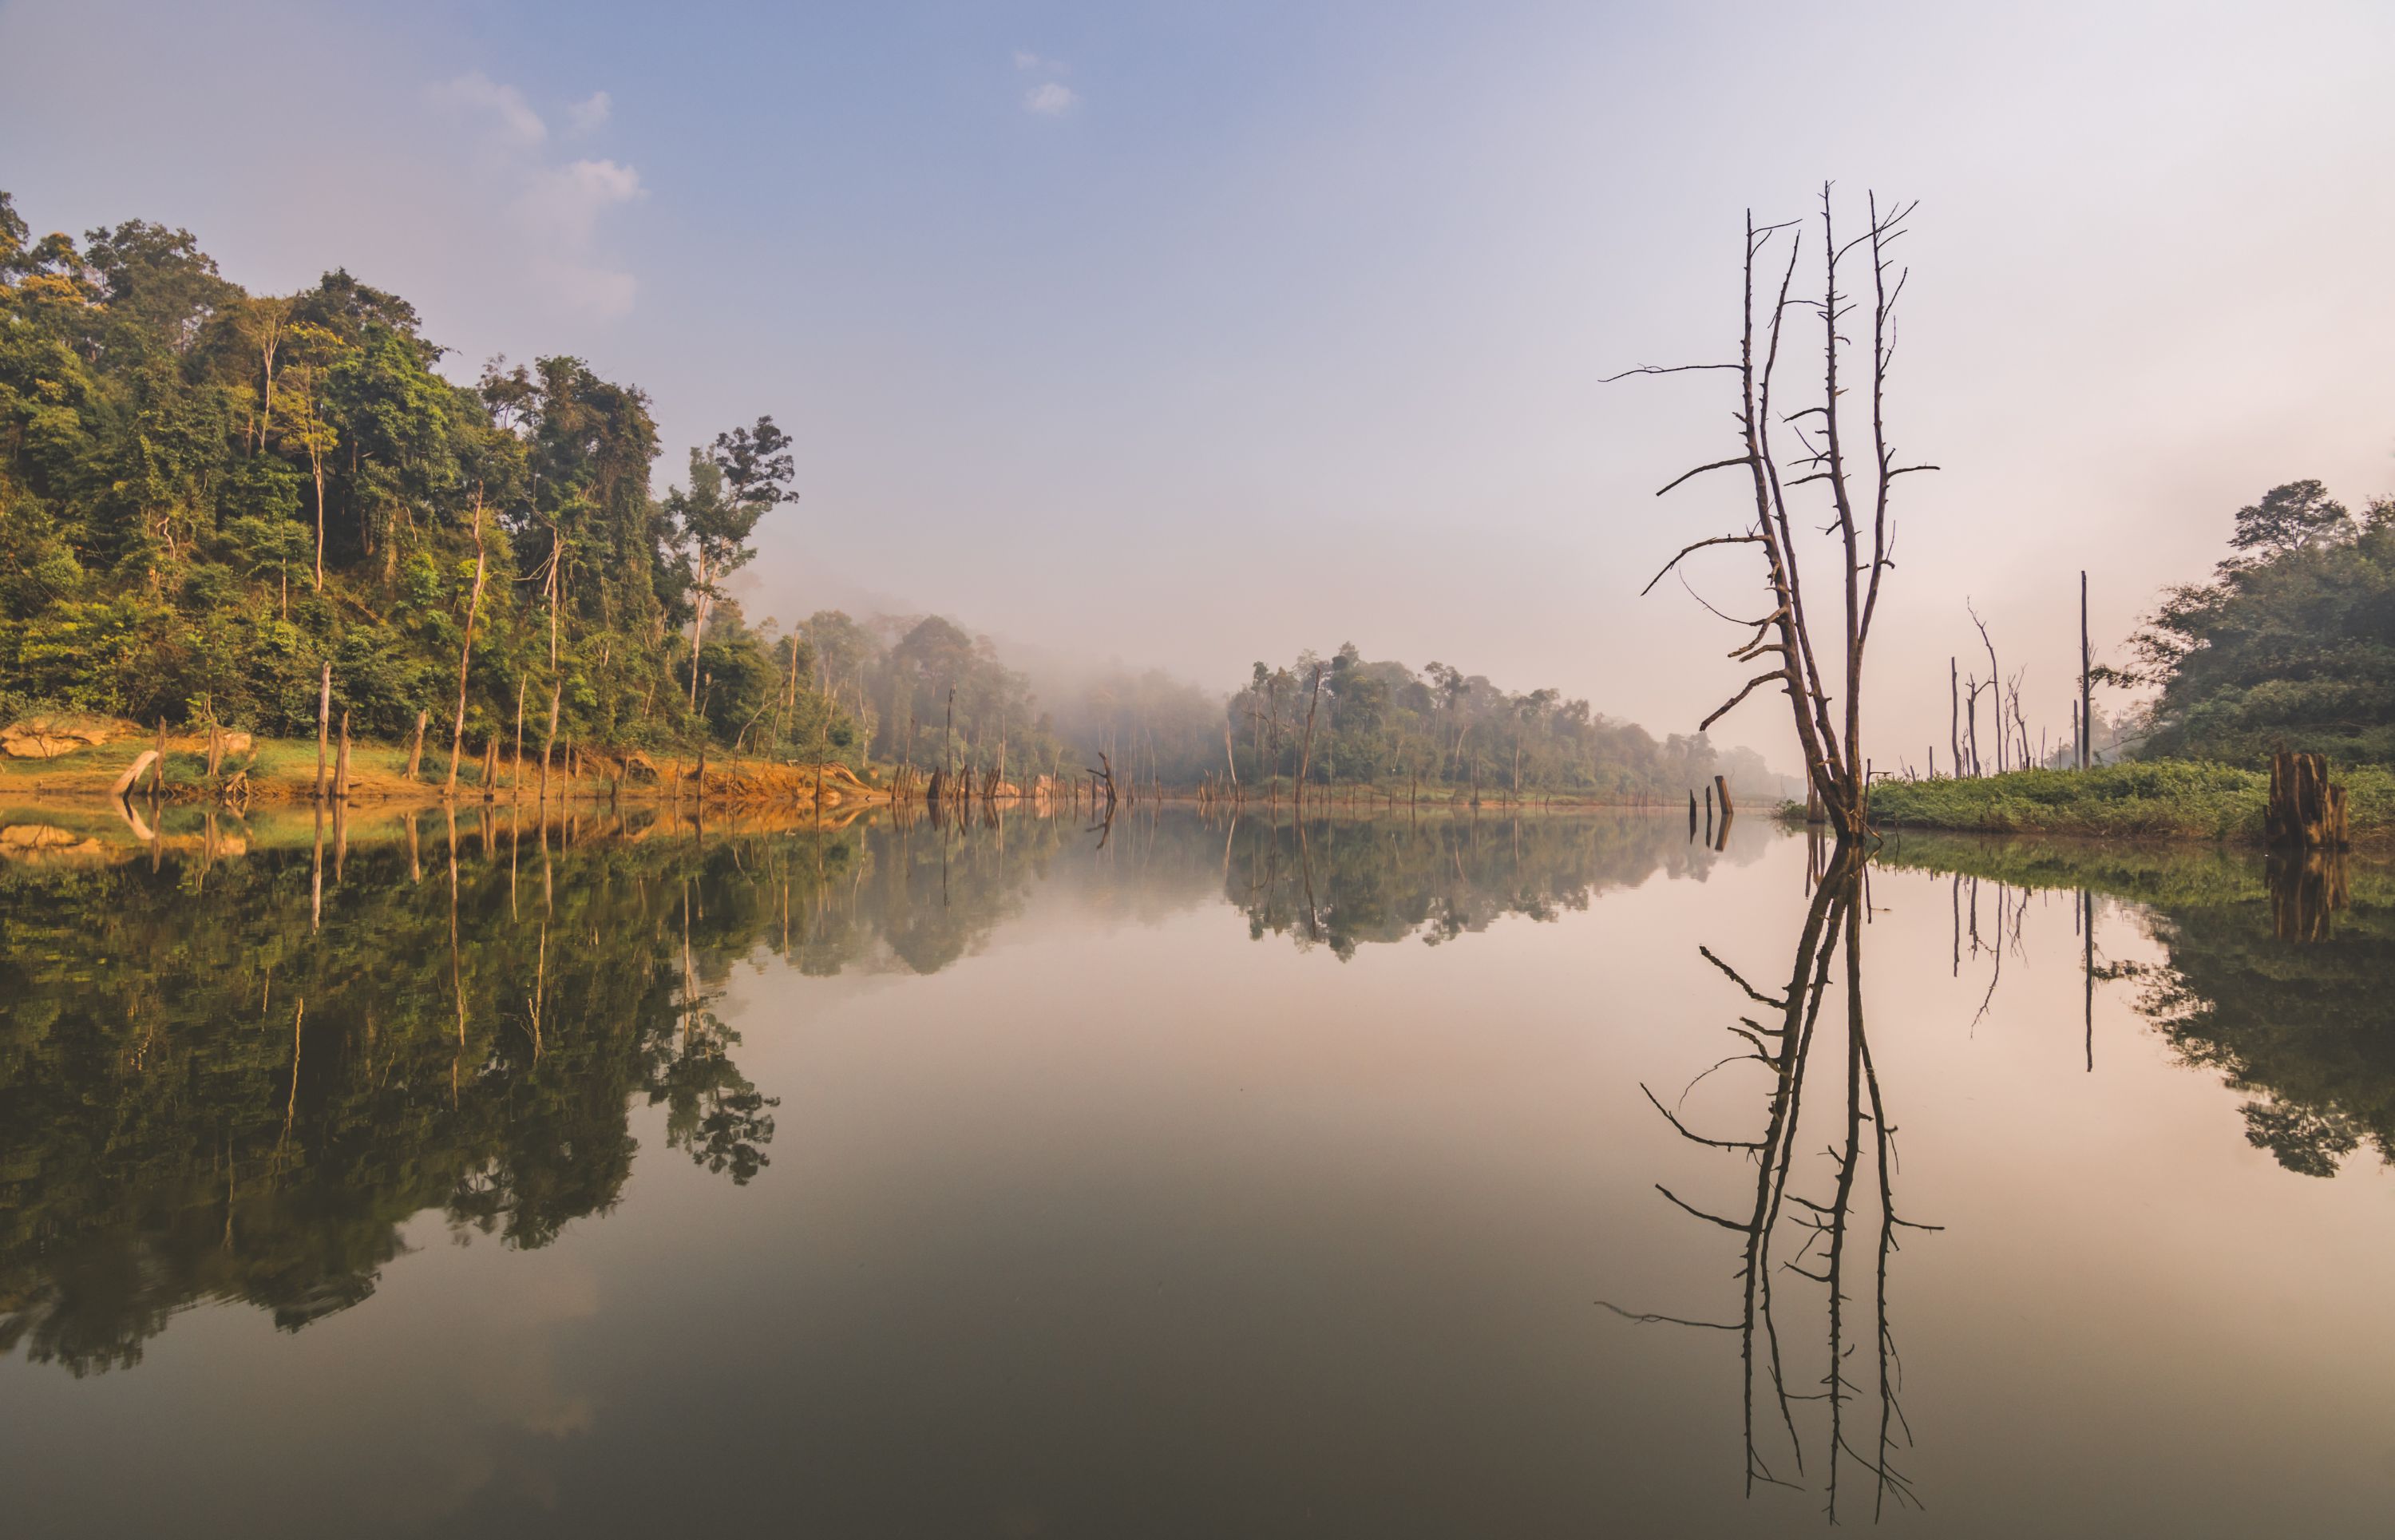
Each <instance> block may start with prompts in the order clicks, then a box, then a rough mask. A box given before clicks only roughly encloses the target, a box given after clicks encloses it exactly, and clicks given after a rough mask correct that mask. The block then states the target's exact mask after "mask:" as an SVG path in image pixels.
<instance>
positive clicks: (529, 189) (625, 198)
mask: <svg viewBox="0 0 2395 1540" xmlns="http://www.w3.org/2000/svg"><path fill="white" fill-rule="evenodd" d="M432 100H433V101H434V103H435V104H436V106H438V107H440V108H441V109H443V110H444V111H447V112H449V113H453V114H455V115H458V116H462V117H463V118H465V119H466V120H467V121H468V122H469V123H470V124H471V125H472V127H473V131H474V133H475V135H476V137H477V139H478V140H479V141H480V147H481V151H482V155H483V164H482V166H481V170H482V173H483V178H484V179H486V181H487V182H488V184H489V185H490V187H491V190H492V191H493V192H495V193H496V195H497V196H498V197H500V198H501V199H502V200H503V201H504V204H505V207H506V209H507V213H508V216H509V222H510V223H512V224H513V225H514V226H515V229H516V234H517V239H516V242H515V245H516V246H517V248H518V260H520V261H521V262H522V263H523V269H522V271H523V272H524V273H525V274H526V276H528V277H529V278H530V279H531V281H532V282H533V283H534V284H535V285H536V286H537V287H538V289H539V292H540V295H541V297H542V298H543V299H547V300H549V301H550V302H551V303H554V304H557V305H560V306H562V307H563V308H565V309H568V310H574V311H580V312H586V313H589V314H593V315H597V316H600V317H602V318H604V317H613V316H618V315H622V314H623V313H624V312H627V311H629V310H630V309H631V308H632V296H633V292H634V289H635V286H636V285H635V283H634V280H633V277H632V275H631V274H630V273H629V272H619V271H617V270H615V268H612V267H609V266H607V265H606V264H605V263H604V261H603V260H602V259H599V258H597V257H595V256H594V255H593V253H592V250H591V247H592V245H593V243H594V241H595V240H596V238H597V235H598V231H599V219H600V217H601V216H602V215H603V214H605V213H606V212H607V211H608V210H610V209H613V208H619V207H621V206H624V205H626V204H629V203H633V202H636V201H637V200H639V199H641V198H642V197H645V196H647V194H648V189H647V188H645V187H643V186H642V184H641V174H640V173H639V172H638V171H636V170H634V169H633V168H632V167H630V166H626V165H624V164H622V163H621V162H618V161H613V160H592V159H588V158H585V159H580V160H573V161H566V162H563V163H559V162H556V161H553V160H551V159H550V156H549V152H548V144H549V126H548V125H547V124H545V123H544V122H542V121H541V117H540V114H539V113H536V112H534V111H533V110H532V108H531V106H530V105H529V104H528V103H527V102H526V101H525V100H524V98H523V92H521V91H519V90H517V89H516V88H515V87H514V86H503V85H500V84H499V83H497V82H496V81H494V80H492V79H491V78H490V77H488V76H487V75H483V74H482V73H472V74H465V75H460V76H458V77H457V79H455V80H453V81H450V82H449V83H448V84H446V85H444V86H436V87H434V89H433V91H432ZM614 105H615V103H614V101H613V100H612V99H611V98H609V96H608V95H607V93H606V92H604V91H594V92H592V93H591V94H590V95H589V96H588V97H586V98H584V99H583V100H580V101H577V102H574V103H572V104H571V105H569V106H568V107H567V108H566V109H565V123H566V125H567V126H568V127H569V128H570V129H571V130H572V131H573V132H575V133H577V134H579V133H589V131H591V130H593V129H595V128H597V127H599V126H601V125H602V124H604V123H605V122H606V121H607V118H608V115H609V113H611V111H612V110H613V108H614Z"/></svg>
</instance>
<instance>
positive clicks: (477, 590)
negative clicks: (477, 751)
mask: <svg viewBox="0 0 2395 1540" xmlns="http://www.w3.org/2000/svg"><path fill="white" fill-rule="evenodd" d="M489 563H490V558H489V554H488V552H487V551H485V550H484V549H483V489H482V488H481V487H480V486H477V487H475V488H474V591H473V593H472V594H471V596H470V597H469V598H468V599H467V601H466V639H465V641H463V642H461V643H459V644H458V646H457V715H456V716H455V717H454V718H452V719H451V722H450V727H449V779H448V782H447V784H446V785H445V786H443V789H442V795H443V796H445V797H454V796H456V795H457V756H458V755H460V754H462V753H464V752H465V751H466V670H467V669H468V667H469V666H470V664H471V663H472V662H473V658H474V621H475V619H476V618H477V617H480V616H481V614H482V612H483V574H484V572H485V571H486V570H487V568H488V566H489Z"/></svg>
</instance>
